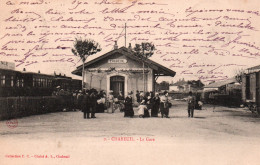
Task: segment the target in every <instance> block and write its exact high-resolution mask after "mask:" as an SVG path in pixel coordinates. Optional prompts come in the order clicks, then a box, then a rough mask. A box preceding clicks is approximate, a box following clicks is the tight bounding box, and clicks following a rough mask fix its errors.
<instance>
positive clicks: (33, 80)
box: [33, 78, 35, 87]
mask: <svg viewBox="0 0 260 165" xmlns="http://www.w3.org/2000/svg"><path fill="white" fill-rule="evenodd" d="M33 87H35V78H33Z"/></svg>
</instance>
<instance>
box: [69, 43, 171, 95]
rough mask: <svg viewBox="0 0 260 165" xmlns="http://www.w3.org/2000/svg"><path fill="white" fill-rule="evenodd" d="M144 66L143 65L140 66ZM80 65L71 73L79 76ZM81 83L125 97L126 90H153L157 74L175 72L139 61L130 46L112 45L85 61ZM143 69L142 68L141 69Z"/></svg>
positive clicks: (146, 61)
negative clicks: (107, 50)
mask: <svg viewBox="0 0 260 165" xmlns="http://www.w3.org/2000/svg"><path fill="white" fill-rule="evenodd" d="M143 66H144V67H143ZM82 67H83V65H80V66H78V67H77V69H76V70H74V71H73V72H72V74H75V75H79V76H82ZM84 67H85V71H84V83H85V84H88V87H87V88H95V89H97V90H104V91H105V92H107V93H109V91H111V90H112V91H113V94H114V95H115V96H117V95H118V94H119V92H121V93H122V94H123V96H124V97H125V96H126V95H127V93H128V92H131V91H132V92H133V94H134V95H135V94H136V91H137V90H138V91H145V92H146V91H154V90H155V82H156V80H157V78H158V77H159V76H171V77H174V76H175V74H176V72H174V71H172V70H171V69H169V68H167V67H164V66H162V65H160V64H158V63H156V62H154V61H152V60H149V59H147V60H145V61H144V62H143V61H141V60H140V59H139V58H138V57H137V56H135V55H134V52H133V51H132V49H131V48H126V47H121V48H117V47H115V48H114V50H112V51H109V52H107V53H105V54H103V55H101V56H99V57H97V58H95V59H93V60H91V61H88V62H86V63H85V64H84ZM143 68H144V69H143Z"/></svg>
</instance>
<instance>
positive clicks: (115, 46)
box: [114, 41, 118, 49]
mask: <svg viewBox="0 0 260 165" xmlns="http://www.w3.org/2000/svg"><path fill="white" fill-rule="evenodd" d="M114 49H118V45H117V41H115V45H114Z"/></svg>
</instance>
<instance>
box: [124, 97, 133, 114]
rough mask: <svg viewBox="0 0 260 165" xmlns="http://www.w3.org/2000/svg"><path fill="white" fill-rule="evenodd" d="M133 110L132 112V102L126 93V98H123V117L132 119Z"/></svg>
mask: <svg viewBox="0 0 260 165" xmlns="http://www.w3.org/2000/svg"><path fill="white" fill-rule="evenodd" d="M133 116H134V110H133V100H132V96H131V93H128V96H127V97H126V98H125V115H124V117H133Z"/></svg>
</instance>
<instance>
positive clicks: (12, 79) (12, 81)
mask: <svg viewBox="0 0 260 165" xmlns="http://www.w3.org/2000/svg"><path fill="white" fill-rule="evenodd" d="M13 86H14V76H11V87H13Z"/></svg>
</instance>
